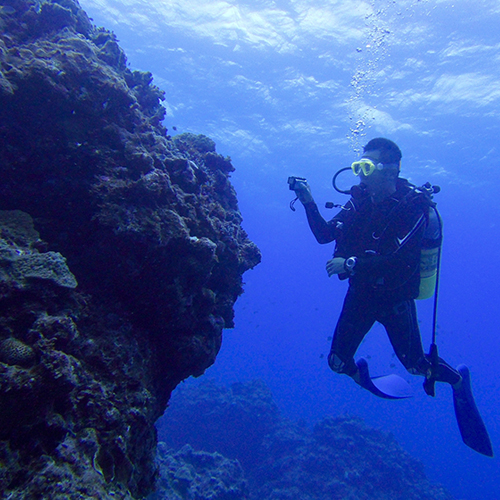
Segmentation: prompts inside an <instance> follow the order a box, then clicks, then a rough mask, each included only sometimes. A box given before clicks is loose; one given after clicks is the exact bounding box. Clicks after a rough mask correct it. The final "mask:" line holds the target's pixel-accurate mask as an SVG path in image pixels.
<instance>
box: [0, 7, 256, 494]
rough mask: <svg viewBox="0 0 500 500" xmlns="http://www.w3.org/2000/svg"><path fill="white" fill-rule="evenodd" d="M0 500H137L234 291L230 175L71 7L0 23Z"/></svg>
mask: <svg viewBox="0 0 500 500" xmlns="http://www.w3.org/2000/svg"><path fill="white" fill-rule="evenodd" d="M0 27H1V30H0V210H1V212H0V409H1V411H0V491H1V493H2V494H3V495H4V496H5V497H6V498H7V497H8V498H10V499H25V498H51V499H58V498H61V499H62V498H64V499H72V498H75V499H76V498H78V499H85V498H93V499H95V498H110V496H112V497H113V498H140V497H143V496H145V495H146V494H148V493H149V492H150V491H151V489H152V487H153V484H154V481H155V477H156V467H155V465H154V454H155V448H156V431H155V427H154V424H155V421H156V420H157V418H158V417H159V416H161V415H162V414H163V412H164V410H165V408H166V405H167V402H168V399H169V397H170V393H171V391H172V390H173V389H174V388H175V387H176V385H177V384H178V383H179V382H180V381H181V380H183V379H185V378H187V377H189V376H191V375H194V376H198V375H201V374H202V373H203V372H204V370H205V369H206V368H207V367H208V366H210V365H211V364H212V363H213V362H214V361H215V358H216V356H217V353H218V350H219V348H220V345H221V338H222V332H223V329H224V328H231V327H232V326H233V304H234V302H235V300H236V299H237V297H238V296H239V295H240V294H241V293H242V274H243V273H244V272H245V271H247V270H248V269H251V268H252V267H254V266H255V265H257V264H258V263H259V261H260V253H259V251H258V249H257V248H256V246H255V245H254V244H253V243H252V242H251V241H250V240H249V239H248V237H247V234H246V233H245V231H244V230H243V229H242V227H241V221H242V218H241V215H240V212H239V210H238V204H237V199H236V194H235V191H234V189H233V187H232V185H231V183H230V181H229V176H230V173H231V172H232V171H233V166H232V164H231V161H230V159H229V158H225V157H223V156H221V155H219V154H217V152H216V149H215V144H214V142H213V141H212V140H211V139H209V138H208V137H205V136H200V135H193V134H181V135H178V136H176V137H173V138H172V137H170V136H169V135H168V131H167V130H166V129H165V128H164V126H163V125H162V120H163V118H164V115H165V110H164V108H163V107H162V106H161V101H162V100H163V98H164V95H163V93H162V92H161V91H160V90H159V89H158V88H157V87H155V86H154V85H153V84H152V76H151V74H149V73H142V72H137V71H131V70H129V69H128V68H127V62H126V57H125V54H124V53H123V51H122V50H121V48H120V47H119V45H118V43H117V40H116V38H115V36H114V35H113V34H112V33H110V32H108V31H106V30H105V29H102V28H96V27H94V26H93V25H92V23H91V22H90V21H89V19H88V17H87V16H86V14H85V13H84V12H83V10H82V9H81V8H80V6H79V5H78V3H77V2H75V1H73V0H57V1H48V2H45V1H42V2H39V1H35V0H33V1H30V0H6V1H5V2H3V3H2V6H0Z"/></svg>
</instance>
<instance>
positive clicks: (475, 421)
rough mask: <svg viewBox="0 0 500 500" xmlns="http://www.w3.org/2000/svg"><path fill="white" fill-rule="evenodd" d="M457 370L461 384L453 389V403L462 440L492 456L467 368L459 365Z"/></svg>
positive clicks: (480, 451)
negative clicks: (460, 377)
mask: <svg viewBox="0 0 500 500" xmlns="http://www.w3.org/2000/svg"><path fill="white" fill-rule="evenodd" d="M457 370H458V372H459V373H460V375H461V376H462V384H461V385H460V387H459V388H458V389H454V390H453V405H454V406H455V415H456V417H457V422H458V428H459V429H460V434H461V435H462V440H463V442H464V443H465V444H466V445H467V446H469V447H470V448H472V449H473V450H474V451H477V452H478V453H481V454H482V455H486V456H487V457H492V456H493V447H492V446H491V441H490V437H489V435H488V431H487V430H486V426H485V425H484V422H483V419H482V418H481V415H480V414H479V410H478V409H477V406H476V403H475V401H474V396H473V395H472V388H471V383H470V373H469V369H468V368H467V366H465V365H460V366H458V367H457Z"/></svg>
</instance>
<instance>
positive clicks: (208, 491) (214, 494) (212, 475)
mask: <svg viewBox="0 0 500 500" xmlns="http://www.w3.org/2000/svg"><path fill="white" fill-rule="evenodd" d="M158 463H159V466H160V479H159V481H158V488H157V491H156V492H155V493H154V494H152V495H151V496H150V497H148V500H164V499H166V498H168V499H169V500H246V499H247V498H248V497H247V494H248V491H247V482H246V480H245V478H244V473H243V469H242V468H241V466H240V464H239V463H238V461H237V460H230V459H228V458H225V457H223V456H222V455H221V454H220V453H207V452H204V451H195V450H193V448H192V447H191V446H190V445H188V444H187V445H185V446H183V447H182V448H181V449H180V450H179V451H177V452H173V451H172V450H170V449H168V448H167V446H166V445H165V443H159V445H158Z"/></svg>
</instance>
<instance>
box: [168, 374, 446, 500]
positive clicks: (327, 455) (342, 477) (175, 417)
mask: <svg viewBox="0 0 500 500" xmlns="http://www.w3.org/2000/svg"><path fill="white" fill-rule="evenodd" d="M199 409H201V410H202V414H201V413H200V410H199ZM158 426H159V436H160V439H163V440H164V441H165V442H166V444H167V445H168V446H172V447H173V448H174V449H178V448H179V447H182V446H185V445H186V444H187V443H190V444H191V445H192V446H193V447H194V449H196V450H199V451H202V450H203V451H206V452H216V451H219V452H220V453H222V454H223V455H224V456H226V457H228V458H230V459H236V460H238V461H239V462H240V463H241V465H242V467H243V470H244V472H245V476H246V478H247V480H248V485H249V499H251V500H276V499H282V500H286V499H290V500H296V499H298V498H300V499H306V500H332V499H336V500H345V499H351V498H352V499H354V498H356V499H360V500H394V499H403V498H404V499H411V500H452V498H453V497H452V496H451V495H450V494H449V493H448V492H446V491H445V490H444V489H443V488H442V487H441V486H438V485H433V484H431V483H430V482H429V481H428V480H427V478H426V477H425V473H424V468H423V465H422V464H421V463H420V462H418V461H417V460H415V459H413V458H412V457H410V456H409V455H408V454H407V453H406V452H404V451H403V450H402V449H401V447H400V446H399V445H398V444H397V442H396V441H395V440H394V438H393V437H392V436H390V435H388V434H385V433H383V432H380V431H378V430H375V429H372V428H369V427H367V426H366V425H365V424H364V423H363V422H362V421H361V420H360V419H357V418H352V417H347V416H344V417H327V418H325V419H323V420H322V421H320V422H318V423H316V424H315V425H314V427H313V428H312V429H311V428H309V427H307V426H306V425H305V424H301V423H295V422H291V421H289V420H287V419H285V418H283V417H282V416H281V415H280V413H279V411H278V409H277V406H276V404H275V403H274V401H273V400H272V396H271V394H270V392H269V389H268V388H267V387H266V386H265V385H264V384H263V383H262V382H258V381H254V382H249V383H247V384H235V385H233V386H232V387H230V388H223V387H217V386H216V385H214V384H213V383H212V382H210V381H207V382H203V383H202V384H200V385H198V386H197V387H192V386H191V387H185V386H182V387H179V388H178V389H177V390H176V392H175V394H174V396H173V398H172V403H171V406H170V407H169V409H168V410H167V412H166V414H165V417H164V418H162V419H161V420H160V421H159V423H158ZM249 445H250V446H249ZM163 474H165V472H164V471H163V470H162V471H160V475H163ZM168 498H169V497H168Z"/></svg>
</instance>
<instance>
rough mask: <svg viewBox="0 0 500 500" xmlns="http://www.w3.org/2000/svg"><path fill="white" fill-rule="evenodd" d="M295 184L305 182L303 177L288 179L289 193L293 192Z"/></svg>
mask: <svg viewBox="0 0 500 500" xmlns="http://www.w3.org/2000/svg"><path fill="white" fill-rule="evenodd" d="M297 182H299V183H300V182H307V181H306V179H305V178H304V177H294V176H291V177H288V187H289V189H290V191H295V189H296V184H297Z"/></svg>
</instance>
